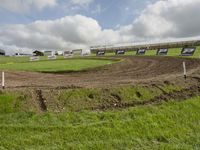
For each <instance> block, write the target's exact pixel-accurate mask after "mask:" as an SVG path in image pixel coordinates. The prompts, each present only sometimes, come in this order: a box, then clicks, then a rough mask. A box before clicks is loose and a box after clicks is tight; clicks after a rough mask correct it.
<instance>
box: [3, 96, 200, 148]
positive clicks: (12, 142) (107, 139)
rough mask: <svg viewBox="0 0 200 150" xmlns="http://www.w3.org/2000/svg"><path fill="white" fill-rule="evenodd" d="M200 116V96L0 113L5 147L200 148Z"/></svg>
mask: <svg viewBox="0 0 200 150" xmlns="http://www.w3.org/2000/svg"><path fill="white" fill-rule="evenodd" d="M0 100H2V99H0ZM199 114H200V97H196V98H192V99H189V100H187V101H184V102H170V103H165V104H162V105H160V106H158V105H157V106H141V107H136V108H129V109H126V110H115V111H106V112H92V111H82V112H71V113H70V112H68V113H60V114H52V113H45V114H36V113H31V112H15V113H10V112H7V113H5V114H2V113H1V114H0V135H1V136H0V149H185V150H188V149H199V148H200V117H199Z"/></svg>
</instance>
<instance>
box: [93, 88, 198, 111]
mask: <svg viewBox="0 0 200 150" xmlns="http://www.w3.org/2000/svg"><path fill="white" fill-rule="evenodd" d="M196 96H200V86H192V87H189V88H185V89H183V90H180V91H174V92H170V93H166V92H165V93H163V94H161V95H160V96H156V97H154V98H152V99H150V100H146V101H142V102H138V101H134V102H130V103H121V101H118V102H117V101H115V103H113V104H110V105H103V106H99V107H95V108H91V109H92V110H103V111H106V110H109V109H125V108H129V107H137V106H145V105H156V104H162V103H163V102H170V101H176V102H181V101H185V100H188V99H190V98H192V97H196Z"/></svg>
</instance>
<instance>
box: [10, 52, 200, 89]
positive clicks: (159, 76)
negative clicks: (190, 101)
mask: <svg viewBox="0 0 200 150" xmlns="http://www.w3.org/2000/svg"><path fill="white" fill-rule="evenodd" d="M122 59H123V61H121V62H119V63H115V64H112V65H108V66H104V67H99V68H95V69H90V70H85V71H80V72H65V73H35V72H11V71H10V72H6V87H7V88H10V89H12V88H79V87H83V88H85V87H87V88H90V87H95V88H96V87H110V86H118V85H128V84H139V83H149V82H167V81H170V82H171V81H179V80H180V81H181V82H182V76H183V67H182V63H183V61H185V62H186V66H187V70H188V74H189V75H191V76H193V75H197V76H198V72H199V70H200V69H199V67H200V60H199V59H186V58H174V57H143V56H141V57H135V56H133V57H123V58H122Z"/></svg>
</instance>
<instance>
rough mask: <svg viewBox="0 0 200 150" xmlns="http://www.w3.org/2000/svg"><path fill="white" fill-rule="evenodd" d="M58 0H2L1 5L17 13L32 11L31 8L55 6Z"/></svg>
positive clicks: (40, 8) (39, 8) (38, 8)
mask: <svg viewBox="0 0 200 150" xmlns="http://www.w3.org/2000/svg"><path fill="white" fill-rule="evenodd" d="M56 1H57V0H0V7H3V8H5V9H7V10H9V11H12V12H16V13H24V12H28V11H30V9H31V8H35V9H37V10H42V9H44V8H45V7H53V6H55V5H56V4H57V3H56Z"/></svg>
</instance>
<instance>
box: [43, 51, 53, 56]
mask: <svg viewBox="0 0 200 150" xmlns="http://www.w3.org/2000/svg"><path fill="white" fill-rule="evenodd" d="M53 55H55V53H54V52H53V51H44V56H53Z"/></svg>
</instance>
